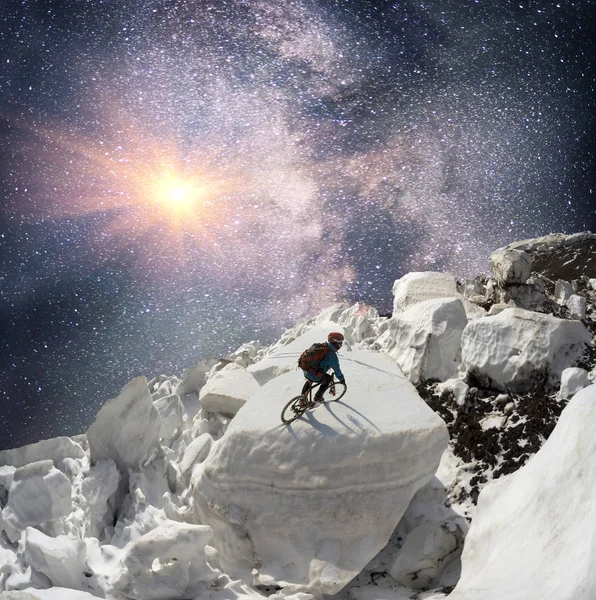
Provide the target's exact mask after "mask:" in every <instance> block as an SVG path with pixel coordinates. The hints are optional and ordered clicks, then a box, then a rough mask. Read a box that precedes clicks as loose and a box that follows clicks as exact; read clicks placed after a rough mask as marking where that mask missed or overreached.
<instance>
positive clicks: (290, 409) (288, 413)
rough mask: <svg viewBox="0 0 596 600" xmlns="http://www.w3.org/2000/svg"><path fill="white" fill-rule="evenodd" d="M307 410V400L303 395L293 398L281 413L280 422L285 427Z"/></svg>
mask: <svg viewBox="0 0 596 600" xmlns="http://www.w3.org/2000/svg"><path fill="white" fill-rule="evenodd" d="M307 408H308V398H307V397H306V396H304V395H302V394H301V395H300V396H295V397H294V398H292V399H291V400H290V401H289V402H288V403H287V404H286V405H285V406H284V409H283V410H282V411H281V420H282V422H283V423H285V424H286V425H289V424H290V423H292V422H293V421H295V420H296V419H298V418H299V417H301V416H302V415H303V414H304V413H305V412H306V409H307Z"/></svg>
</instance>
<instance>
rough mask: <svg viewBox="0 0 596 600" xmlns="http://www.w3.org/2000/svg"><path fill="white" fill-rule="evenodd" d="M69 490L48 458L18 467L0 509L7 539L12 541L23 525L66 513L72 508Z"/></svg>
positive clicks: (66, 483)
mask: <svg viewBox="0 0 596 600" xmlns="http://www.w3.org/2000/svg"><path fill="white" fill-rule="evenodd" d="M71 491H72V489H71V484H70V480H69V479H68V477H66V475H64V473H62V472H61V471H59V470H58V469H56V468H55V467H54V464H53V463H52V461H51V460H43V461H38V462H34V463H31V464H30V465H26V466H24V467H19V468H18V469H17V470H16V471H15V473H14V476H13V480H12V483H11V485H10V490H9V494H8V501H7V504H6V506H5V507H4V509H3V510H2V521H3V523H4V530H5V532H6V534H7V535H8V538H9V539H10V540H11V541H13V542H14V541H16V540H17V539H18V538H19V537H20V534H21V531H22V530H24V529H25V528H26V527H27V526H29V525H41V524H42V523H45V522H46V521H52V520H54V519H58V518H60V517H62V516H64V515H67V514H68V513H69V512H70V510H71V507H72V498H71Z"/></svg>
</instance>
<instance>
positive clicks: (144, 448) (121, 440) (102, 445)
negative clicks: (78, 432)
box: [87, 377, 161, 473]
mask: <svg viewBox="0 0 596 600" xmlns="http://www.w3.org/2000/svg"><path fill="white" fill-rule="evenodd" d="M160 430H161V418H160V416H159V412H158V411H157V409H156V408H155V406H154V405H153V399H152V397H151V394H150V393H149V389H148V387H147V379H146V378H145V377H137V378H136V379H133V380H132V381H131V382H130V383H129V384H128V385H127V386H125V387H124V388H123V390H122V392H120V395H119V396H118V397H117V398H112V399H111V400H108V401H107V402H106V403H105V404H104V405H103V406H102V407H101V409H100V411H99V412H98V413H97V416H96V417H95V421H94V422H93V424H92V425H91V427H90V428H89V430H88V431H87V439H88V440H89V451H90V458H91V463H92V464H95V463H96V462H98V461H100V460H106V459H109V458H111V459H112V460H113V461H114V462H115V463H116V465H117V466H118V468H119V469H120V471H122V472H124V473H125V472H126V471H127V469H128V468H129V467H132V468H134V467H139V466H140V465H141V464H142V463H143V462H144V461H145V460H146V459H147V458H148V456H149V454H150V452H151V450H152V449H153V448H154V447H155V446H156V444H158V443H159V433H160Z"/></svg>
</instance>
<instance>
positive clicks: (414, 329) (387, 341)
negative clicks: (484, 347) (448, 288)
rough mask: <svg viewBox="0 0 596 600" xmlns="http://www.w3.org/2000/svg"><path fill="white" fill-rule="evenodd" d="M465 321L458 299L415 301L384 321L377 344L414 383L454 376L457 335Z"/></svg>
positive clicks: (457, 361) (458, 344) (458, 349)
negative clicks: (383, 328) (383, 329)
mask: <svg viewBox="0 0 596 600" xmlns="http://www.w3.org/2000/svg"><path fill="white" fill-rule="evenodd" d="M467 323H468V319H467V317H466V312H465V309H464V305H463V303H462V301H461V299H460V298H436V299H433V300H425V301H423V302H420V303H417V304H415V305H413V306H411V307H410V308H408V309H406V310H405V311H403V312H400V313H398V314H397V315H395V316H393V317H392V318H391V319H389V320H388V321H387V322H386V323H384V324H383V325H384V327H386V329H385V331H384V333H383V334H382V335H381V336H380V338H379V340H378V342H377V344H378V346H380V348H382V349H383V350H384V351H385V352H387V353H388V354H389V356H391V358H393V359H394V360H395V361H396V362H397V363H398V364H399V366H400V367H401V369H402V371H403V372H404V374H405V375H406V377H408V378H409V379H410V381H411V382H412V383H414V384H417V383H419V381H420V380H421V379H430V378H437V379H439V380H441V381H444V380H445V379H449V378H450V377H454V376H455V375H456V374H457V370H458V367H459V365H460V363H461V336H462V332H463V331H464V328H465V327H466V325H467Z"/></svg>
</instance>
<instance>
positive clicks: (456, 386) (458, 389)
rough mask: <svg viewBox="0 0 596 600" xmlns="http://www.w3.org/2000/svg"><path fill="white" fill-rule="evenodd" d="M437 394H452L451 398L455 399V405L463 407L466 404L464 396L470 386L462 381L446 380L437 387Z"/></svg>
mask: <svg viewBox="0 0 596 600" xmlns="http://www.w3.org/2000/svg"><path fill="white" fill-rule="evenodd" d="M438 389H439V392H441V394H443V393H444V392H448V391H449V392H452V393H453V398H454V399H455V403H456V404H457V405H458V406H460V407H463V406H464V405H465V403H466V396H467V394H468V390H469V389H470V386H469V385H468V384H467V383H466V382H465V381H463V380H462V379H456V378H454V379H448V380H447V381H444V382H443V383H440V384H439V385H438Z"/></svg>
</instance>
